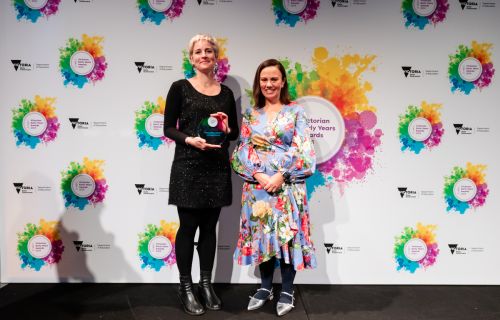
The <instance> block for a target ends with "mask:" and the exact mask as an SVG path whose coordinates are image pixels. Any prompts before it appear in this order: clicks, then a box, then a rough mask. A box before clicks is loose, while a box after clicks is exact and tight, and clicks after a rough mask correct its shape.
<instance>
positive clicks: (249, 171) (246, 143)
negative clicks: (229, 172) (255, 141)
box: [231, 111, 265, 182]
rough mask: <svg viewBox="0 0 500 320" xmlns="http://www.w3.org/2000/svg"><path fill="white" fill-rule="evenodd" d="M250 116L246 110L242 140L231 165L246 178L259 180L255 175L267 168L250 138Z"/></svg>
mask: <svg viewBox="0 0 500 320" xmlns="http://www.w3.org/2000/svg"><path fill="white" fill-rule="evenodd" d="M249 117H251V112H250V111H248V112H245V114H244V115H243V119H242V122H241V131H240V140H239V142H238V146H237V147H236V148H235V149H234V151H233V154H232V156H231V167H232V168H233V170H234V171H235V172H236V173H237V174H238V175H239V176H240V177H242V178H243V179H244V180H246V181H249V182H257V180H255V178H254V177H253V175H254V174H255V173H257V172H265V168H264V166H263V164H262V162H261V160H260V159H259V156H258V154H257V152H256V151H255V149H254V147H253V145H252V143H251V140H250V139H251V136H252V127H251V125H250V121H249Z"/></svg>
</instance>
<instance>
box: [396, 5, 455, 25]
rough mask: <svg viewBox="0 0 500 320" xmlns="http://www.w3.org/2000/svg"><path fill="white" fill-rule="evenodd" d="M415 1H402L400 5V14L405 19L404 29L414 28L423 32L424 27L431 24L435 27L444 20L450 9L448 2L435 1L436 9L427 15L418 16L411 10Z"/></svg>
mask: <svg viewBox="0 0 500 320" xmlns="http://www.w3.org/2000/svg"><path fill="white" fill-rule="evenodd" d="M414 2H415V0H403V3H402V5H401V12H402V13H403V17H404V19H405V27H406V28H409V27H415V28H418V29H420V30H423V29H424V28H425V27H426V26H428V25H430V24H432V25H434V26H436V25H437V24H439V23H441V22H443V21H444V20H445V19H446V13H447V12H448V9H449V8H450V5H449V4H448V0H436V8H435V9H434V11H433V12H432V13H430V14H429V15H425V16H424V15H420V14H417V12H415V9H414V8H413V4H414Z"/></svg>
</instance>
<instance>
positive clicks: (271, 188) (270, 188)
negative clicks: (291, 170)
mask: <svg viewBox="0 0 500 320" xmlns="http://www.w3.org/2000/svg"><path fill="white" fill-rule="evenodd" d="M284 182H285V179H284V178H283V175H282V174H281V173H279V172H278V173H275V174H274V175H273V176H272V177H271V178H270V179H269V181H268V182H267V184H266V185H265V186H264V190H266V191H267V192H269V193H275V192H276V191H278V190H280V189H281V186H282V185H283V183H284Z"/></svg>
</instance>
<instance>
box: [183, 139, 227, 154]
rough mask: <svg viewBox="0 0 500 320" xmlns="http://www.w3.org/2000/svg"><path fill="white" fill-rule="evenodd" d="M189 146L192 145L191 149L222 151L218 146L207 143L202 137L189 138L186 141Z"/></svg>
mask: <svg viewBox="0 0 500 320" xmlns="http://www.w3.org/2000/svg"><path fill="white" fill-rule="evenodd" d="M185 142H186V144H187V145H190V146H191V147H194V148H197V149H200V150H203V151H204V150H211V149H220V148H221V146H219V145H218V144H210V143H207V142H206V140H205V139H203V138H201V137H187V138H186V140H185Z"/></svg>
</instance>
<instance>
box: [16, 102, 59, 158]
mask: <svg viewBox="0 0 500 320" xmlns="http://www.w3.org/2000/svg"><path fill="white" fill-rule="evenodd" d="M55 101H56V99H55V98H50V97H45V98H43V97H40V96H38V95H36V96H35V101H31V100H28V99H23V100H21V103H20V104H19V108H17V109H13V110H12V131H13V133H14V137H15V139H16V145H17V146H21V145H25V146H28V147H30V148H31V149H35V147H36V146H37V145H38V144H39V143H40V142H43V143H48V142H51V141H54V140H55V139H56V137H57V131H58V130H59V127H60V123H59V120H58V118H57V115H56V113H55V109H56V108H55V107H54V104H55ZM32 115H35V117H32ZM30 118H33V119H32V120H30ZM32 121H33V123H30V122H32ZM30 127H31V128H40V127H41V128H43V127H45V129H44V130H43V132H37V133H36V135H33V134H34V133H33V132H31V134H29V132H30V131H31V129H30ZM34 130H35V131H37V130H38V129H34ZM27 131H28V132H27Z"/></svg>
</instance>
